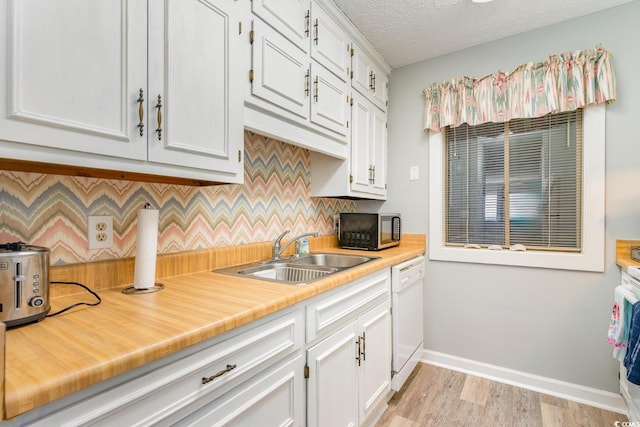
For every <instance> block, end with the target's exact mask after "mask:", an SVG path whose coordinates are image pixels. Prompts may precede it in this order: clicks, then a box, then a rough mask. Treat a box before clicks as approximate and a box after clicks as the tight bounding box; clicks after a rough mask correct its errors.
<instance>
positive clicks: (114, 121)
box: [0, 0, 147, 161]
mask: <svg viewBox="0 0 640 427" xmlns="http://www.w3.org/2000/svg"><path fill="white" fill-rule="evenodd" d="M146 16H147V10H146V4H145V2H114V1H110V0H95V1H90V2H87V1H83V0H29V1H24V0H8V1H5V2H3V3H2V5H1V6H0V22H2V23H3V25H2V27H1V28H2V30H0V64H1V65H0V100H2V102H0V139H3V140H7V141H15V142H20V143H23V144H29V145H31V147H30V148H27V149H26V150H27V155H29V154H30V155H32V156H33V158H34V159H35V158H37V157H38V155H37V151H38V150H37V149H36V148H35V147H34V146H48V147H52V148H62V149H65V150H73V151H77V152H84V153H96V154H103V155H108V156H119V157H122V156H125V157H129V158H132V159H140V160H144V159H146V156H147V144H146V137H145V136H140V132H139V131H140V129H139V128H138V127H137V125H138V123H139V122H140V119H139V117H138V111H139V108H140V107H141V108H143V109H145V110H146V99H145V101H144V102H143V103H142V105H141V106H140V104H138V103H137V101H136V100H137V99H138V95H139V88H142V89H143V95H145V93H146V85H147V76H146V74H147V46H146V44H147V37H146V26H147V24H146V19H147V18H146ZM4 24H6V26H5V25H4ZM144 131H146V129H144ZM145 135H146V134H145ZM2 151H4V150H0V153H1V152H2ZM0 155H2V156H3V157H4V156H5V155H6V154H4V153H3V154H0ZM23 160H29V159H23ZM40 160H42V161H44V160H46V156H43V158H42V159H40Z"/></svg>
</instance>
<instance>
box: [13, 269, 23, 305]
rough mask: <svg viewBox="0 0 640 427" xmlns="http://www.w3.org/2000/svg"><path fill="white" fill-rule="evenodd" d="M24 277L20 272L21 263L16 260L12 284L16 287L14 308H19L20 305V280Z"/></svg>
mask: <svg viewBox="0 0 640 427" xmlns="http://www.w3.org/2000/svg"><path fill="white" fill-rule="evenodd" d="M24 279H25V277H24V276H23V274H22V263H21V262H16V275H15V278H14V285H15V288H16V291H15V293H14V294H15V296H16V308H20V307H21V306H22V282H23V281H24Z"/></svg>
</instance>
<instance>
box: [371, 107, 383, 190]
mask: <svg viewBox="0 0 640 427" xmlns="http://www.w3.org/2000/svg"><path fill="white" fill-rule="evenodd" d="M371 114H372V115H371V122H370V123H371V150H372V152H373V156H372V157H373V182H372V184H371V186H372V188H371V189H370V192H371V193H372V194H381V195H382V194H386V193H387V115H386V113H383V112H382V111H380V110H378V109H377V108H375V107H374V108H373V109H372V110H371Z"/></svg>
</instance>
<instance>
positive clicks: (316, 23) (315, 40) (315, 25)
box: [313, 18, 318, 46]
mask: <svg viewBox="0 0 640 427" xmlns="http://www.w3.org/2000/svg"><path fill="white" fill-rule="evenodd" d="M313 29H314V30H315V34H316V36H315V37H314V38H313V41H314V42H315V44H316V46H317V45H318V18H316V22H315V23H314V24H313Z"/></svg>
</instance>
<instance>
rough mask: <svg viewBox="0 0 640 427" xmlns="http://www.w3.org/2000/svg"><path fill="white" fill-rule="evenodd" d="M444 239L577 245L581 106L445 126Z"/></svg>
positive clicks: (533, 246) (576, 247) (461, 242)
mask: <svg viewBox="0 0 640 427" xmlns="http://www.w3.org/2000/svg"><path fill="white" fill-rule="evenodd" d="M445 145H446V165H445V175H446V177H445V179H446V182H445V187H446V191H445V197H446V203H445V209H446V212H445V221H446V223H445V242H446V244H447V245H449V246H463V245H467V244H477V245H480V246H489V245H499V246H501V247H503V248H509V247H510V246H511V245H514V244H521V245H524V246H525V247H527V249H534V250H554V251H580V250H581V244H582V242H581V234H582V230H581V217H582V210H581V206H582V110H581V109H579V110H575V111H570V112H564V113H559V114H549V115H547V116H544V117H540V118H533V119H517V120H512V121H510V122H506V123H485V124H482V125H478V126H469V125H467V124H463V125H461V126H458V127H455V128H447V129H446V144H445Z"/></svg>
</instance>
